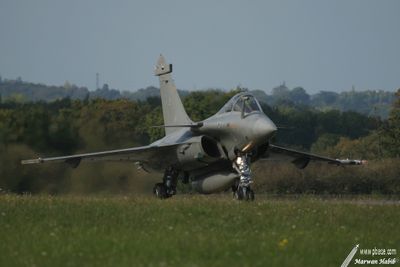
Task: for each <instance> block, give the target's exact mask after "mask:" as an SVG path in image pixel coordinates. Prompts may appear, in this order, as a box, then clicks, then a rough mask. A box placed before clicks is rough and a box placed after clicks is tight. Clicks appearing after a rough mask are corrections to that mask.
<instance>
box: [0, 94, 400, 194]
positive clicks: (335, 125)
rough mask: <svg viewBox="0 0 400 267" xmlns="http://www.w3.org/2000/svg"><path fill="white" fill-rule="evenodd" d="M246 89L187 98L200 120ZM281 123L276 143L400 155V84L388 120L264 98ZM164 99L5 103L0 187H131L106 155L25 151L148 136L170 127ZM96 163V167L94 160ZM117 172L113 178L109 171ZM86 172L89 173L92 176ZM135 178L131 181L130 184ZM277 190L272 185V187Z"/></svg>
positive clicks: (126, 142) (0, 121)
mask: <svg viewBox="0 0 400 267" xmlns="http://www.w3.org/2000/svg"><path fill="white" fill-rule="evenodd" d="M238 91H239V89H237V90H232V91H229V92H224V91H220V90H208V91H197V92H191V93H189V94H187V95H186V96H185V97H184V100H183V102H184V106H185V109H186V110H187V112H188V114H189V116H190V117H191V118H192V119H193V120H194V121H199V120H203V119H205V118H207V117H209V116H211V115H213V114H215V113H216V112H217V111H218V110H219V109H220V108H221V107H222V106H223V104H224V103H225V102H226V101H228V100H229V99H230V98H231V97H232V96H233V95H234V94H236V93H238ZM262 109H263V110H264V112H265V113H266V114H267V115H268V116H269V117H270V118H271V119H272V120H273V121H274V122H275V123H276V124H277V125H278V127H280V129H279V130H278V134H277V136H276V137H275V140H273V142H274V143H276V144H281V145H286V146H289V147H294V148H299V149H303V150H310V149H311V150H312V151H313V152H318V153H324V154H326V155H327V156H332V157H339V156H345V157H347V156H348V157H350V156H351V157H360V158H368V159H372V160H373V159H380V158H398V157H399V155H400V152H399V150H400V143H399V142H400V141H399V140H400V91H399V92H397V93H396V101H395V103H394V105H393V107H392V110H391V113H390V116H389V118H388V119H386V120H382V119H379V118H375V117H369V116H366V115H362V114H360V113H356V112H353V111H345V112H341V111H337V110H326V111H321V110H319V109H316V108H312V107H310V106H306V105H301V104H292V105H286V104H277V105H275V106H270V105H268V104H267V103H265V102H263V103H262ZM162 124H163V119H162V111H161V101H160V98H159V97H157V96H153V97H149V98H147V99H146V100H143V101H139V100H129V99H115V100H107V99H103V98H94V99H89V98H84V99H82V100H81V99H71V98H63V99H59V100H55V101H52V102H42V101H38V102H19V101H2V102H1V103H0V188H2V189H3V190H8V191H12V192H26V191H27V192H43V191H44V192H52V193H62V192H81V193H85V192H92V190H93V191H95V192H97V191H102V190H104V191H107V192H108V191H113V190H114V191H118V192H119V190H125V189H126V188H131V187H130V186H131V183H132V181H134V180H135V179H134V178H133V176H135V177H136V176H140V175H141V174H138V173H137V172H136V171H133V170H132V169H133V166H132V165H124V167H121V166H117V167H116V165H112V164H110V165H108V164H103V163H100V164H98V165H90V164H88V165H90V166H83V165H84V164H82V165H81V166H80V167H79V168H78V169H80V170H77V171H75V170H74V171H72V170H71V169H69V168H68V166H65V165H64V164H55V165H51V166H50V165H46V167H44V166H34V167H25V166H24V167H21V165H20V163H19V162H20V160H21V159H23V158H31V157H37V156H39V155H42V156H43V155H45V156H57V155H65V154H73V153H80V152H87V151H100V150H104V149H117V148H124V147H133V146H139V145H145V144H148V143H149V142H151V141H154V140H156V139H158V138H160V137H162V136H163V135H164V132H163V129H161V128H154V127H152V126H155V125H162ZM93 166H94V167H93ZM110 176H111V177H112V178H110ZM85 179H86V180H85ZM128 185H129V186H128ZM269 190H271V188H269ZM399 192H400V189H399Z"/></svg>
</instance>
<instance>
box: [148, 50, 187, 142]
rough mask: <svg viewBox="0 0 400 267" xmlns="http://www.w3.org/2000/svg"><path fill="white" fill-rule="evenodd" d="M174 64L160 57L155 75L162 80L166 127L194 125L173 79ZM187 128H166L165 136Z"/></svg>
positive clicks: (161, 88) (162, 100)
mask: <svg viewBox="0 0 400 267" xmlns="http://www.w3.org/2000/svg"><path fill="white" fill-rule="evenodd" d="M171 73H172V64H167V62H166V61H165V58H164V57H163V56H162V55H160V57H159V58H158V61H157V65H156V68H155V70H154V75H156V76H158V77H159V79H160V93H161V104H162V111H163V116H164V124H165V125H187V124H192V123H193V122H192V120H191V119H190V118H189V116H188V115H187V114H186V111H185V108H184V107H183V104H182V101H181V99H180V97H179V95H178V91H177V90H176V86H175V84H174V81H173V80H172V77H171ZM184 128H185V127H166V128H165V134H166V135H168V134H171V133H173V132H175V131H179V130H181V129H184Z"/></svg>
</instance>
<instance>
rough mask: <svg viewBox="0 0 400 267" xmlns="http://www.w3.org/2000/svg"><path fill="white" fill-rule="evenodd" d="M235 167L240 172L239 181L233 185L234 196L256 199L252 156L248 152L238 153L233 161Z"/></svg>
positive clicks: (239, 198)
mask: <svg viewBox="0 0 400 267" xmlns="http://www.w3.org/2000/svg"><path fill="white" fill-rule="evenodd" d="M233 168H234V169H235V170H236V171H237V172H238V173H239V175H240V178H239V181H238V182H237V183H236V184H235V185H234V186H233V187H232V191H233V197H234V198H235V199H237V200H247V201H253V200H254V191H253V189H251V184H252V183H253V180H252V178H251V170H250V157H249V156H248V155H247V154H244V155H238V156H237V158H236V159H235V161H234V162H233Z"/></svg>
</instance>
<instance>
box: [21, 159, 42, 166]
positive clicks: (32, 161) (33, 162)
mask: <svg viewBox="0 0 400 267" xmlns="http://www.w3.org/2000/svg"><path fill="white" fill-rule="evenodd" d="M39 163H43V159H42V158H37V159H24V160H21V164H22V165H27V164H39Z"/></svg>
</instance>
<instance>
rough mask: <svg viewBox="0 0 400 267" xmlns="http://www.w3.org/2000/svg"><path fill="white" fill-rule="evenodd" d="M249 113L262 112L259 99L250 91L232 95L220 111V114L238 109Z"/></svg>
mask: <svg viewBox="0 0 400 267" xmlns="http://www.w3.org/2000/svg"><path fill="white" fill-rule="evenodd" d="M242 110H243V111H244V114H249V113H252V112H260V111H261V107H260V104H259V103H258V101H257V99H256V98H255V97H254V96H253V95H251V94H248V93H242V94H237V95H235V96H234V97H232V98H231V99H230V100H229V101H228V102H227V103H226V104H225V105H224V106H223V107H222V108H221V109H220V110H219V111H218V114H221V113H226V112H231V111H236V112H242Z"/></svg>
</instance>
